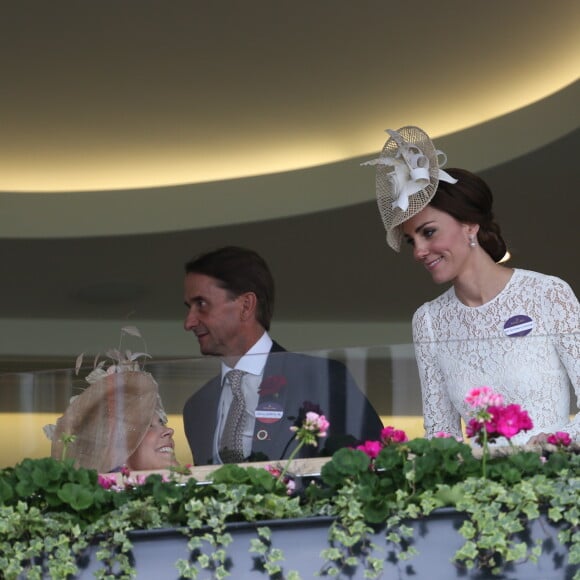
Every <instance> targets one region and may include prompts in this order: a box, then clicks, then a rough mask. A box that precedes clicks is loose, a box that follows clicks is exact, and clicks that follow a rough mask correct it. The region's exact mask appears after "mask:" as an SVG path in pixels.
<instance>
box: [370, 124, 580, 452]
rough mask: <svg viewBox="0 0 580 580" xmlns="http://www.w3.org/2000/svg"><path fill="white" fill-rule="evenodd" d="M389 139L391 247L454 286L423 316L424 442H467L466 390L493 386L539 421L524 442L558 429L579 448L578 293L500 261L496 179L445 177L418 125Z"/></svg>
mask: <svg viewBox="0 0 580 580" xmlns="http://www.w3.org/2000/svg"><path fill="white" fill-rule="evenodd" d="M389 133H390V134H391V138H390V139H389V140H388V141H387V143H386V145H385V147H384V148H383V151H382V153H381V157H380V158H379V159H377V160H374V161H372V162H370V164H374V165H377V197H378V203H379V209H380V211H381V216H382V218H383V222H384V224H385V228H386V230H387V242H388V243H389V245H390V246H391V247H392V248H393V249H395V250H396V251H399V249H400V244H401V242H402V241H403V240H404V241H406V242H407V243H409V244H411V246H412V247H413V253H414V257H415V259H416V260H417V261H418V262H420V263H421V264H422V265H423V267H425V269H426V270H427V271H428V272H429V274H430V275H431V277H432V279H433V281H434V282H435V283H437V284H445V283H451V287H450V288H449V289H448V290H447V291H446V292H444V293H443V294H442V295H441V296H439V297H438V298H436V299H435V300H433V301H431V302H427V303H425V304H423V305H422V306H421V307H420V308H419V309H418V310H417V311H416V312H415V315H414V317H413V340H414V343H415V353H416V357H417V363H418V367H419V374H420V377H421V387H422V398H423V414H424V421H425V430H426V435H427V436H428V437H430V436H433V435H434V434H435V433H437V432H439V431H444V432H447V433H450V434H452V435H453V436H458V437H460V436H461V418H463V420H468V418H469V411H470V408H469V407H468V405H466V403H465V402H464V398H465V395H466V393H467V392H468V391H469V390H470V389H472V388H473V387H478V386H483V385H486V386H490V387H492V388H493V389H494V390H495V391H496V392H498V393H501V394H502V395H503V397H504V400H505V401H506V402H507V403H517V404H519V405H521V406H522V408H524V409H526V410H527V411H528V413H529V415H530V417H531V418H532V421H533V423H534V429H533V430H532V431H529V432H527V433H522V434H520V435H518V436H516V437H514V439H513V440H512V441H513V442H514V443H516V444H522V443H526V442H532V443H537V442H542V441H545V439H546V437H547V434H549V433H553V432H556V431H565V432H567V433H569V434H570V436H571V437H572V439H574V440H576V441H580V413H579V414H578V415H576V416H575V417H574V418H573V419H570V406H571V405H570V393H571V391H572V389H571V387H572V388H573V390H574V391H575V393H576V398H577V399H580V324H579V312H580V307H579V304H578V299H577V298H576V296H575V294H574V292H573V291H572V289H571V288H570V286H569V285H568V284H567V283H566V282H564V281H563V280H560V279H559V278H556V277H553V276H547V275H544V274H539V273H537V272H531V271H527V270H521V269H512V268H508V267H505V266H502V265H500V264H499V263H498V262H499V261H500V260H501V259H502V257H503V256H504V255H505V252H506V245H505V242H504V240H503V238H502V236H501V233H500V229H499V226H498V225H497V224H496V222H495V221H494V216H493V212H492V202H493V198H492V193H491V191H490V189H489V187H488V186H487V184H486V183H485V182H484V181H483V180H482V179H481V178H479V177H478V176H476V175H474V174H472V173H470V172H468V171H465V170H462V169H449V170H448V171H447V172H445V171H442V170H441V169H440V165H443V164H444V160H443V161H441V159H442V158H444V155H443V154H442V153H441V152H440V151H436V150H435V148H434V147H433V144H432V143H431V141H430V140H429V137H428V136H427V135H426V134H425V133H424V132H423V131H421V130H420V129H418V128H416V127H404V128H403V129H400V130H399V131H397V132H395V131H390V132H389Z"/></svg>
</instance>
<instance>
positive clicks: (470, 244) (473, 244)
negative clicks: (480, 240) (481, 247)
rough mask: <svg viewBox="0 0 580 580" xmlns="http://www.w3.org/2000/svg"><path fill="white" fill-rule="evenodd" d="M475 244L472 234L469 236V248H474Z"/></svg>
mask: <svg viewBox="0 0 580 580" xmlns="http://www.w3.org/2000/svg"><path fill="white" fill-rule="evenodd" d="M475 246H477V242H476V241H475V238H474V237H473V236H471V237H470V238H469V247H470V248H475Z"/></svg>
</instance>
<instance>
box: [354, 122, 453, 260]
mask: <svg viewBox="0 0 580 580" xmlns="http://www.w3.org/2000/svg"><path fill="white" fill-rule="evenodd" d="M387 133H388V134H389V135H390V137H389V139H388V140H387V142H386V143H385V146H384V147H383V150H382V151H381V154H380V157H379V158H378V159H372V160H371V161H366V162H365V163H362V165H376V166H377V174H376V195H377V203H378V206H379V213H380V214H381V219H382V220H383V225H384V226H385V230H387V243H388V244H389V246H391V248H393V250H395V251H396V252H398V251H399V250H400V248H401V240H402V238H403V232H402V231H401V224H402V223H403V222H405V221H407V220H408V219H409V218H411V217H413V216H414V215H416V214H418V213H419V212H420V211H421V210H422V209H423V208H424V207H425V206H426V205H427V204H428V203H429V202H430V201H431V199H433V196H434V195H435V192H436V191H437V185H438V184H439V181H440V180H441V181H446V182H447V183H457V180H456V179H454V178H453V177H451V175H449V174H448V173H446V172H445V171H443V170H442V169H441V167H443V166H444V165H445V163H446V162H447V157H446V155H445V153H443V152H442V151H438V150H436V149H435V146H434V145H433V143H432V142H431V139H430V138H429V136H428V135H427V133H425V132H424V131H423V130H422V129H419V127H413V126H406V127H402V128H401V129H399V130H398V131H393V130H391V129H387Z"/></svg>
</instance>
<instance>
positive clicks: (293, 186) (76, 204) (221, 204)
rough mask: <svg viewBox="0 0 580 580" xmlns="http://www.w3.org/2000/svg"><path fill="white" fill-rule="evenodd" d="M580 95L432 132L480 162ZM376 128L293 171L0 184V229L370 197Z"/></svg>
mask: <svg viewBox="0 0 580 580" xmlns="http://www.w3.org/2000/svg"><path fill="white" fill-rule="evenodd" d="M579 102H580V81H578V82H576V83H574V84H572V85H571V86H569V87H567V88H565V89H564V90H562V91H559V92H558V93H556V94H554V95H552V96H550V97H548V98H545V99H542V100H541V101H539V102H537V103H534V104H532V105H529V106H527V107H524V108H522V109H520V110H518V111H514V112H513V113H510V114H508V115H504V116H502V117H499V118H496V119H493V120H491V121H488V122H486V123H483V124H480V125H476V126H474V127H470V128H468V129H465V130H463V131H460V132H457V133H454V134H450V135H444V136H441V137H437V136H435V137H434V139H435V144H436V146H437V147H438V148H439V149H441V150H443V151H444V152H445V153H446V154H447V156H448V160H449V161H448V166H456V167H466V168H469V169H471V170H473V171H481V170H483V169H486V168H489V167H493V166H495V165H498V164H501V163H503V162H505V161H509V160H510V159H514V158H516V157H519V156H521V155H524V154H526V153H528V152H530V151H533V150H535V149H538V148H540V147H542V146H543V145H546V144H548V143H551V142H553V141H555V140H557V139H558V138H560V137H562V136H564V135H566V134H567V133H569V132H571V131H573V130H574V129H575V128H577V127H578V125H579V122H578V118H579V115H578V103H579ZM385 128H386V127H385ZM396 128H398V127H396ZM423 128H424V129H425V130H427V131H428V130H429V128H428V127H425V126H424V127H423ZM382 130H383V128H377V146H376V151H374V152H369V154H368V155H366V156H360V157H356V158H352V159H348V160H346V161H341V162H338V163H331V164H327V165H322V166H318V167H311V168H307V169H301V170H296V171H289V172H283V173H276V174H269V175H261V176H255V177H247V178H241V179H232V180H226V181H219V182H209V183H198V184H191V185H180V186H172V187H156V188H147V189H134V190H121V191H118V190H114V191H98V192H78V193H70V192H69V193H61V194H35V193H30V194H10V193H0V237H1V238H51V237H52V238H63V237H92V236H105V235H116V234H141V233H157V232H168V231H179V230H190V229H197V228H207V227H212V226H218V225H225V224H234V223H245V222H252V221H261V220H267V219H271V218H277V217H282V216H292V215H300V214H305V213H311V212H316V211H321V210H325V209H330V208H337V207H344V206H348V205H351V204H356V203H360V202H364V201H368V200H370V199H372V198H373V197H374V170H373V169H372V168H367V167H360V166H359V164H360V162H361V161H363V160H365V159H368V158H370V157H372V156H374V155H376V153H377V152H378V151H380V149H381V148H382V146H383V144H384V141H385V140H386V134H385V133H383V132H382Z"/></svg>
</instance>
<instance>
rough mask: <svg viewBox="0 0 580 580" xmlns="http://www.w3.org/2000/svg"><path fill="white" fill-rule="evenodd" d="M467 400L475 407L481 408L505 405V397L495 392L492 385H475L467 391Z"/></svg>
mask: <svg viewBox="0 0 580 580" xmlns="http://www.w3.org/2000/svg"><path fill="white" fill-rule="evenodd" d="M465 402H466V403H467V404H468V405H469V406H470V407H473V408H474V409H481V408H486V407H489V406H499V405H503V397H502V396H501V395H500V394H499V393H495V392H494V390H493V389H492V388H491V387H475V388H474V389H471V391H469V393H467V396H466V397H465Z"/></svg>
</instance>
